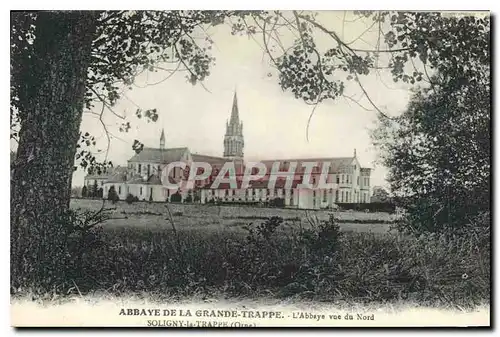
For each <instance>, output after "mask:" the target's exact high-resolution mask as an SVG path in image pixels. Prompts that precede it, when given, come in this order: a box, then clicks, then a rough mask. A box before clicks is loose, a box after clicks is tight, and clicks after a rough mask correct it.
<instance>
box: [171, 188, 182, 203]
mask: <svg viewBox="0 0 500 337" xmlns="http://www.w3.org/2000/svg"><path fill="white" fill-rule="evenodd" d="M170 202H182V195H181V194H180V193H179V191H177V192H175V193H174V194H172V195H171V196H170Z"/></svg>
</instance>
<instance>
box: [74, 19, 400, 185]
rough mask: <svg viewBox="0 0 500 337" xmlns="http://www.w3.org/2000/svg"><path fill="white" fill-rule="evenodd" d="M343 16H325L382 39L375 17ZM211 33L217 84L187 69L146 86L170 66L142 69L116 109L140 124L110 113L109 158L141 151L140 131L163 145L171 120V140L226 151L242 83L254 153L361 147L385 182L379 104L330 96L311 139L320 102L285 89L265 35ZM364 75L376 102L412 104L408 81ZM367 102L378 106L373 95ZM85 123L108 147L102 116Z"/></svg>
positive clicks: (313, 153) (249, 147) (327, 152)
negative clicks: (379, 154)
mask: <svg viewBox="0 0 500 337" xmlns="http://www.w3.org/2000/svg"><path fill="white" fill-rule="evenodd" d="M343 16H344V14H343V12H338V11H325V12H322V13H321V14H320V16H319V17H318V21H320V22H321V23H322V24H324V25H325V26H326V27H328V28H329V29H332V30H335V31H336V32H338V34H339V35H341V36H342V34H343V35H344V40H345V41H352V40H356V39H357V38H358V37H359V36H360V35H362V36H361V38H358V39H357V40H356V42H354V43H353V45H352V46H353V47H359V48H372V49H373V48H374V46H375V44H376V43H377V39H378V33H375V32H376V28H377V26H375V27H374V28H373V29H371V30H368V31H367V32H366V30H367V28H369V27H370V25H371V24H372V23H373V21H371V19H368V20H358V21H355V22H348V23H346V24H345V26H344V28H343V29H342V19H343ZM353 18H354V17H353V16H352V14H351V13H347V14H346V20H347V21H351V20H353ZM364 32H365V33H364ZM209 33H210V34H211V37H212V39H213V40H214V43H215V44H214V48H213V49H212V55H213V56H214V57H215V58H216V65H215V66H214V67H212V69H211V74H210V76H209V77H208V79H207V80H206V81H205V82H204V85H205V87H206V88H207V89H208V90H209V91H210V92H207V91H206V90H205V89H204V88H203V87H202V86H200V85H196V86H192V85H191V84H189V83H188V82H187V81H186V79H185V73H184V72H179V73H176V74H175V75H173V76H172V77H170V78H169V79H168V80H166V81H164V82H162V83H160V84H156V85H154V86H146V87H144V86H145V84H146V83H155V82H158V81H160V80H162V79H164V78H166V77H167V76H168V75H169V74H168V73H165V72H158V73H148V74H143V75H141V76H140V77H138V78H137V80H136V85H137V86H141V87H144V88H139V87H137V86H134V88H133V90H130V91H127V92H126V93H125V96H124V97H123V98H122V99H121V100H120V101H119V102H118V104H117V105H116V106H115V107H114V111H115V112H116V113H118V114H123V115H124V116H127V119H128V120H129V121H130V122H131V124H132V129H131V130H129V132H128V133H121V132H119V131H118V126H119V125H120V124H121V122H122V121H121V120H120V119H118V118H116V117H114V116H113V115H112V114H111V113H109V112H108V113H107V118H106V120H105V121H106V124H107V126H108V129H109V131H110V132H111V133H112V134H113V135H116V136H118V137H119V138H120V139H117V138H113V139H112V141H111V146H110V149H109V154H108V159H109V160H112V161H113V163H114V164H115V165H124V164H126V161H127V159H129V158H130V157H131V156H132V155H133V154H134V153H133V150H132V143H133V140H134V139H139V140H140V141H141V142H143V143H144V144H145V146H149V147H158V146H159V137H160V132H161V128H162V127H163V128H165V134H166V146H167V147H181V146H186V147H188V148H189V149H190V150H191V152H192V153H200V154H208V155H215V156H222V151H223V137H224V132H225V123H226V120H227V119H228V118H229V116H230V112H231V106H232V99H233V92H234V89H235V88H237V92H238V104H239V112H240V119H241V120H242V121H243V123H244V130H243V131H244V137H245V159H246V160H259V159H273V158H293V157H296V158H300V157H306V158H307V157H319V156H324V157H336V156H339V157H340V156H341V157H345V156H351V155H352V154H353V151H354V149H357V155H358V158H359V160H360V162H361V164H362V165H363V166H365V167H372V168H374V171H373V175H372V176H373V178H372V185H383V184H385V181H384V176H385V173H386V170H385V169H384V168H383V167H379V166H377V165H376V163H374V160H375V158H376V152H375V150H374V148H373V146H372V144H371V141H370V137H369V132H368V130H369V129H370V128H373V126H374V121H375V120H376V118H375V111H366V110H364V109H362V108H361V107H359V106H358V105H356V104H355V103H353V102H351V101H349V100H347V99H345V98H339V99H337V100H336V101H331V100H329V101H324V102H323V103H321V104H320V105H319V106H318V107H317V108H316V111H315V114H314V116H313V118H312V120H311V124H310V129H309V141H307V140H306V125H307V120H308V118H309V115H310V113H311V111H312V106H310V105H306V104H305V103H304V102H303V101H300V100H297V99H295V98H294V96H293V95H292V94H291V93H289V92H283V91H282V90H281V88H280V86H279V84H278V79H277V76H276V71H275V70H274V69H273V68H272V67H271V65H270V61H269V59H268V58H267V57H263V51H262V49H261V47H260V45H259V44H261V41H262V40H261V37H260V36H256V37H255V39H256V40H254V39H252V38H249V37H247V36H233V35H231V34H230V29H229V27H227V26H217V27H215V28H211V30H210V32H209ZM363 33H364V34H363ZM291 37H292V36H291V35H289V36H286V34H285V35H284V36H283V39H284V40H288V41H292V39H291ZM315 38H316V42H317V43H318V45H319V46H322V47H328V46H334V45H333V42H332V40H331V38H330V37H328V36H326V35H322V34H321V33H318V34H316V35H315ZM381 48H382V49H383V48H384V46H383V45H382V47H381ZM339 74H342V73H339ZM342 76H346V75H343V74H342ZM380 76H381V77H382V79H383V82H381V79H380ZM361 81H362V83H363V85H364V87H365V88H366V90H367V92H368V93H369V95H370V97H371V99H372V100H373V101H374V102H375V104H377V106H378V107H379V108H380V109H382V110H383V111H385V112H387V113H388V114H390V115H396V114H399V113H400V112H401V111H402V110H403V109H404V107H405V106H406V104H407V101H408V97H409V91H408V88H405V87H403V86H401V85H400V84H398V83H394V82H392V79H391V77H390V75H388V73H384V72H381V73H380V75H379V74H377V73H373V74H371V75H369V76H365V77H361ZM346 86H347V90H346V92H347V94H349V95H355V97H356V98H359V97H361V91H360V90H359V87H358V86H357V84H356V83H355V82H353V81H349V82H346ZM360 103H361V104H363V105H364V106H366V107H368V108H370V109H373V107H372V106H370V104H369V103H368V101H367V100H366V99H362V100H361V101H360ZM137 106H139V107H141V108H142V109H148V108H157V109H158V111H159V115H160V118H159V120H158V122H157V123H147V122H145V121H144V120H139V119H137V118H136V117H135V111H136V109H137ZM97 111H100V109H96V112H97ZM82 130H85V131H89V132H91V133H92V134H93V135H95V136H96V138H98V144H97V145H98V148H100V149H103V150H104V149H105V148H106V144H107V139H106V137H105V135H104V130H103V128H102V126H101V125H100V123H99V121H98V120H97V119H96V118H95V116H92V115H90V114H86V115H85V116H84V119H83V121H82ZM98 158H103V157H98ZM83 176H84V174H83V172H82V171H81V170H80V169H79V170H78V171H77V172H75V175H74V180H73V185H81V184H83Z"/></svg>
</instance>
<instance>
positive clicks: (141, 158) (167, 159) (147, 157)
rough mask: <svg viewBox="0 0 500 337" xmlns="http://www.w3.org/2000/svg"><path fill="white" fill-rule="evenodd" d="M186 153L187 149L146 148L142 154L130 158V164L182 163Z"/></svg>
mask: <svg viewBox="0 0 500 337" xmlns="http://www.w3.org/2000/svg"><path fill="white" fill-rule="evenodd" d="M186 151H188V148H187V147H177V148H171V149H164V150H162V149H157V148H151V147H145V148H144V149H143V150H142V151H141V152H140V153H137V154H135V155H134V156H133V157H132V158H130V159H129V162H152V163H158V164H166V163H171V162H174V161H180V159H181V158H182V156H183V155H184V153H186Z"/></svg>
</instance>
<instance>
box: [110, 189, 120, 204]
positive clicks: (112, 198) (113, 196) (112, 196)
mask: <svg viewBox="0 0 500 337" xmlns="http://www.w3.org/2000/svg"><path fill="white" fill-rule="evenodd" d="M108 200H110V201H112V202H113V204H114V203H116V202H117V201H119V200H120V197H119V196H118V193H116V190H115V187H114V186H111V187H110V188H109V191H108Z"/></svg>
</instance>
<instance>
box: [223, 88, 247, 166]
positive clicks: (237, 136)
mask: <svg viewBox="0 0 500 337" xmlns="http://www.w3.org/2000/svg"><path fill="white" fill-rule="evenodd" d="M244 146H245V142H244V140H243V122H240V116H239V111H238V96H237V94H236V88H235V90H234V96H233V107H232V109H231V117H230V118H229V122H226V135H225V136H224V157H226V158H233V159H237V158H239V159H242V158H243V148H244Z"/></svg>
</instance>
